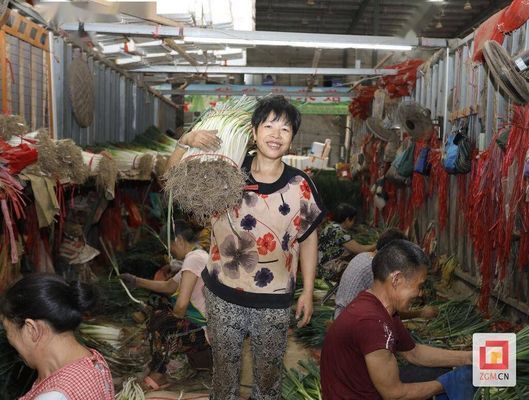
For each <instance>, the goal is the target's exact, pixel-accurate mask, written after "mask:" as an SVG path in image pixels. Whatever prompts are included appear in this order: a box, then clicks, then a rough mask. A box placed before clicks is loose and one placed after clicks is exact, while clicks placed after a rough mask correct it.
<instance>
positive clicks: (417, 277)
mask: <svg viewBox="0 0 529 400" xmlns="http://www.w3.org/2000/svg"><path fill="white" fill-rule="evenodd" d="M429 264H430V261H429V259H428V257H427V256H426V255H425V254H424V252H423V251H422V250H421V249H420V247H419V246H417V245H416V244H414V243H411V242H409V241H407V240H394V241H392V242H391V243H389V244H388V245H386V246H384V247H383V248H382V249H381V250H380V251H379V252H377V254H376V255H375V257H374V258H373V262H372V268H373V276H374V282H373V285H372V286H371V288H370V289H368V290H366V291H364V292H361V293H360V294H359V295H358V296H357V297H356V299H355V300H353V301H352V302H351V303H350V304H349V305H348V306H347V307H346V308H345V309H344V311H343V312H342V313H341V314H340V316H339V317H338V318H337V319H336V321H335V322H334V323H333V324H332V325H331V327H330V328H329V331H328V333H327V335H326V337H325V341H324V344H323V349H322V354H321V368H320V369H321V384H322V389H323V398H324V400H371V399H372V400H378V399H382V398H384V399H399V400H406V399H428V398H430V397H432V396H434V395H438V394H441V393H443V392H445V391H448V389H447V387H443V385H445V386H448V383H446V382H450V383H454V382H457V384H461V383H462V382H461V379H460V377H461V375H462V374H461V372H464V373H467V369H463V370H457V369H456V370H454V371H451V372H449V373H448V374H447V375H448V377H445V376H444V375H443V377H444V378H439V381H437V380H432V381H428V382H421V383H403V382H402V381H401V380H400V378H399V368H398V365H397V359H396V358H395V355H396V354H397V353H398V354H400V355H401V356H402V357H403V358H404V359H405V360H407V361H408V362H409V363H410V364H414V365H419V366H424V367H453V366H463V365H469V364H472V352H470V351H452V350H443V349H436V348H434V347H430V346H425V345H421V344H415V342H414V341H413V339H412V338H411V336H410V334H409V333H408V331H407V330H406V328H405V327H404V326H403V325H402V322H401V320H400V318H399V315H398V313H399V312H404V311H408V310H409V308H410V305H411V304H412V302H413V301H414V300H415V299H416V298H417V297H420V296H421V294H422V293H421V292H422V286H423V284H424V282H425V281H426V273H427V268H428V266H429ZM467 376H468V374H467ZM441 382H443V385H442V384H441ZM467 382H468V381H466V382H464V384H466V385H468V383H467ZM458 390H459V388H458ZM470 390H472V385H471V384H470Z"/></svg>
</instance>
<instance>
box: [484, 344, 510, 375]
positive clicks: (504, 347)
mask: <svg viewBox="0 0 529 400" xmlns="http://www.w3.org/2000/svg"><path fill="white" fill-rule="evenodd" d="M479 368H481V369H509V341H508V340H487V341H486V342H485V346H480V347H479Z"/></svg>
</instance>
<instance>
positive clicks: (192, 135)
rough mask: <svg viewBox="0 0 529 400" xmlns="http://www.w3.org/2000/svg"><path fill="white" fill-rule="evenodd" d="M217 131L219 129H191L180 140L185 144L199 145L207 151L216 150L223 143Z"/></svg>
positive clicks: (198, 146)
mask: <svg viewBox="0 0 529 400" xmlns="http://www.w3.org/2000/svg"><path fill="white" fill-rule="evenodd" d="M217 132H218V131H217V130H212V131H206V130H200V131H191V132H188V133H186V134H184V135H183V136H182V137H181V138H180V140H179V142H180V143H181V144H183V145H185V146H190V147H197V148H199V149H201V150H205V151H216V150H218V148H219V147H220V145H221V143H222V140H220V138H219V137H217Z"/></svg>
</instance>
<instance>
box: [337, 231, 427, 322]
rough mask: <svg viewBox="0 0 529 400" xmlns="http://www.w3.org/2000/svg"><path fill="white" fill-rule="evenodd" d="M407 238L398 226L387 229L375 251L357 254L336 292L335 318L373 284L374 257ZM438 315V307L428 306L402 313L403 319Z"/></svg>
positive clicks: (379, 239) (344, 273)
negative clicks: (394, 243)
mask: <svg viewBox="0 0 529 400" xmlns="http://www.w3.org/2000/svg"><path fill="white" fill-rule="evenodd" d="M397 239H401V240H407V239H408V238H407V237H406V235H405V234H404V233H403V232H402V231H400V230H399V229H397V228H389V229H386V230H385V231H384V232H383V233H382V234H381V235H380V237H379V238H378V241H377V245H376V246H377V247H376V249H375V251H371V252H365V253H360V254H358V255H357V256H355V257H354V258H353V259H352V260H351V261H349V264H348V265H347V268H346V269H345V271H344V272H343V274H342V277H341V278H340V283H339V285H338V290H337V292H336V299H335V303H336V309H335V311H334V319H336V318H338V315H340V313H341V312H342V310H343V309H344V308H345V307H347V305H348V304H349V303H350V302H351V301H353V300H354V299H355V298H356V296H358V294H359V293H360V292H363V291H364V290H367V289H369V288H370V287H371V285H372V284H373V269H372V267H371V262H372V261H373V257H374V256H375V254H376V253H377V251H379V250H380V249H381V248H382V247H384V246H385V245H387V244H388V243H390V242H391V241H393V240H397ZM436 316H437V308H436V307H432V306H426V307H423V308H421V309H417V310H411V311H404V312H402V313H400V318H401V319H411V318H427V319H430V318H435V317H436Z"/></svg>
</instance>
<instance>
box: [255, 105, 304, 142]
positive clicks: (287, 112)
mask: <svg viewBox="0 0 529 400" xmlns="http://www.w3.org/2000/svg"><path fill="white" fill-rule="evenodd" d="M270 113H274V115H275V118H274V121H277V120H278V119H281V118H285V119H286V120H287V121H288V123H289V124H290V126H291V127H292V136H294V135H296V133H298V129H299V126H300V125H301V114H300V112H299V110H298V109H297V108H296V107H294V106H293V105H292V104H290V102H289V101H288V100H287V99H285V97H284V96H266V97H263V98H262V99H261V100H259V102H258V103H257V107H256V108H255V111H254V112H253V115H252V127H254V128H255V129H257V127H258V126H259V125H260V124H262V123H263V122H265V121H266V119H267V118H268V116H269V115H270Z"/></svg>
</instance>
